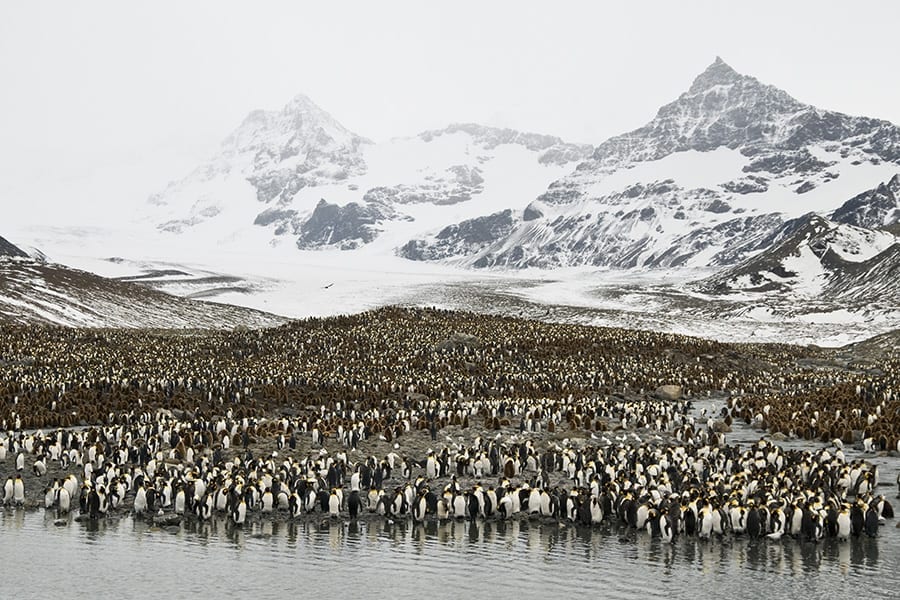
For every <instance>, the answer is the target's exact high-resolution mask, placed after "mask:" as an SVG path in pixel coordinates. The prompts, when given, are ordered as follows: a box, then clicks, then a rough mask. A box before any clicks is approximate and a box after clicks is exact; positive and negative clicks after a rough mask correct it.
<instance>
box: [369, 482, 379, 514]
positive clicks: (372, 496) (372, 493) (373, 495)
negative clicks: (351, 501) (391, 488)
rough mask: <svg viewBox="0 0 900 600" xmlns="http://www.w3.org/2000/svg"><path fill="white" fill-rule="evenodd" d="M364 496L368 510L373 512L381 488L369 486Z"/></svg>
mask: <svg viewBox="0 0 900 600" xmlns="http://www.w3.org/2000/svg"><path fill="white" fill-rule="evenodd" d="M366 498H367V506H368V508H369V512H375V509H376V508H377V507H378V501H379V500H380V499H381V490H379V489H378V488H374V487H373V488H369V493H368V494H367V495H366Z"/></svg>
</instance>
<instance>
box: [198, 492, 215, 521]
mask: <svg viewBox="0 0 900 600" xmlns="http://www.w3.org/2000/svg"><path fill="white" fill-rule="evenodd" d="M194 506H195V510H196V513H197V518H199V519H200V520H201V521H206V520H208V519H209V518H210V517H211V516H212V511H213V496H212V494H208V493H207V494H203V497H202V498H200V499H199V500H198V501H197V502H196V503H195V505H194Z"/></svg>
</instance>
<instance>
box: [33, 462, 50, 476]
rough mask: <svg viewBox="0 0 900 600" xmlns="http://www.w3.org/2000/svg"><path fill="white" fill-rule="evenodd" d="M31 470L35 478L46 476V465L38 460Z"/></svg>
mask: <svg viewBox="0 0 900 600" xmlns="http://www.w3.org/2000/svg"><path fill="white" fill-rule="evenodd" d="M31 470H32V471H33V472H34V475H35V477H43V476H44V475H46V474H47V465H46V464H44V461H43V460H42V459H40V458H39V459H37V460H36V461H34V464H33V465H31Z"/></svg>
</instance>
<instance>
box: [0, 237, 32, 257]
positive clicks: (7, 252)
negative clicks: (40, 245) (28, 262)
mask: <svg viewBox="0 0 900 600" xmlns="http://www.w3.org/2000/svg"><path fill="white" fill-rule="evenodd" d="M0 256H8V257H12V258H28V255H27V254H26V253H25V252H24V251H23V250H21V249H20V248H19V247H18V246H16V245H14V244H12V243H11V242H9V241H7V240H6V238H3V237H0Z"/></svg>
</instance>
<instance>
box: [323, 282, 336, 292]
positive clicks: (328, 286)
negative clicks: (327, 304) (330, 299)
mask: <svg viewBox="0 0 900 600" xmlns="http://www.w3.org/2000/svg"><path fill="white" fill-rule="evenodd" d="M333 285H334V282H332V283H329V284H328V285H326V286H323V287H322V289H323V290H327V289H328V288H330V287H331V286H333Z"/></svg>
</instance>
